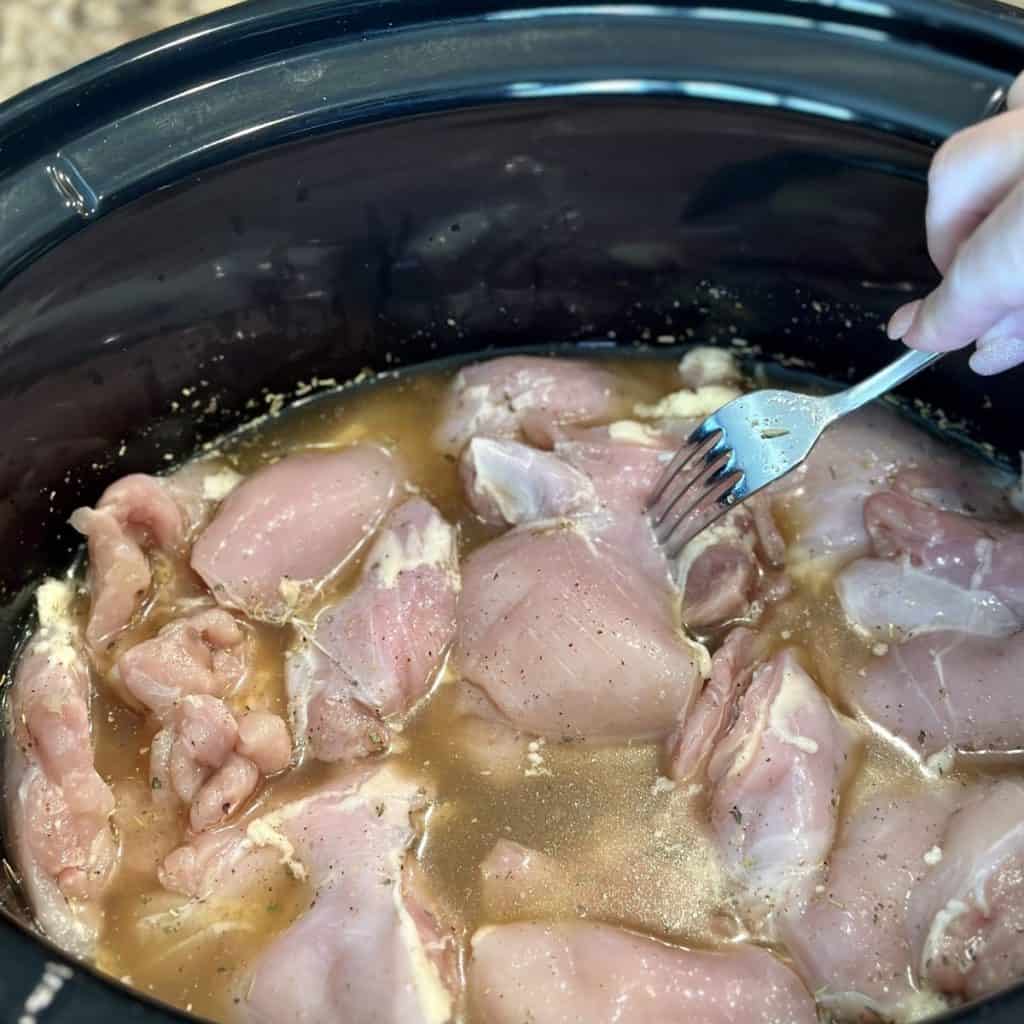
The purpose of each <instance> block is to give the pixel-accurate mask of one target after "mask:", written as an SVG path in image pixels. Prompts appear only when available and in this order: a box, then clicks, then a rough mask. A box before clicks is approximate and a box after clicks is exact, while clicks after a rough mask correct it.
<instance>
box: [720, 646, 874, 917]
mask: <svg viewBox="0 0 1024 1024" xmlns="http://www.w3.org/2000/svg"><path fill="white" fill-rule="evenodd" d="M856 746H857V734H856V730H855V728H854V726H853V723H852V722H850V721H848V720H844V719H843V718H841V717H840V716H839V715H837V714H836V712H835V711H834V710H833V709H832V706H831V705H830V704H829V701H828V699H827V698H826V697H825V695H824V694H823V693H822V692H821V690H820V689H819V688H818V687H817V685H816V684H815V682H814V680H813V679H811V677H810V676H809V675H808V674H807V672H806V671H805V670H804V669H803V668H802V667H801V665H800V663H799V661H798V660H797V658H796V656H795V653H794V651H793V650H791V649H789V650H785V651H783V652H781V653H780V654H777V655H776V656H775V657H774V658H773V659H772V660H771V661H770V662H768V663H766V664H763V665H761V666H759V667H758V668H757V669H756V670H755V671H754V674H753V679H752V681H751V683H750V686H749V688H748V689H747V691H746V693H745V694H744V695H743V697H742V700H741V702H740V707H739V714H738V717H737V719H736V722H735V724H734V725H733V726H732V728H731V729H730V730H729V731H728V732H727V733H726V734H725V736H724V737H723V738H722V739H721V740H720V741H719V742H718V744H717V746H716V747H715V749H714V752H713V753H712V755H711V759H710V761H709V763H708V777H709V780H710V783H711V787H712V795H711V824H712V828H713V830H714V832H715V835H716V838H717V841H718V844H719V849H720V853H721V857H722V860H723V862H724V864H725V867H726V870H727V871H728V872H729V874H730V875H731V876H732V877H733V878H734V879H735V880H736V881H738V882H740V883H741V885H742V887H743V891H744V895H743V897H742V900H741V902H742V903H743V904H744V905H745V906H746V907H747V913H748V914H749V916H750V917H751V919H752V920H759V919H760V918H762V917H764V916H766V917H767V918H768V921H767V925H766V927H767V933H768V934H769V935H771V933H772V927H771V919H772V918H773V917H774V916H775V915H776V914H777V912H778V911H779V910H781V909H783V908H789V907H793V906H796V905H800V904H801V903H802V902H803V901H804V900H806V898H807V896H808V894H809V892H810V889H811V887H812V886H813V884H814V882H815V880H816V877H817V874H818V871H819V869H820V868H821V866H822V864H823V863H824V862H825V860H826V858H827V857H828V855H829V852H830V850H831V849H832V841H833V839H834V837H835V831H836V822H837V817H838V807H839V797H840V794H841V792H842V789H843V787H844V785H845V783H846V781H847V780H848V779H849V777H850V775H851V774H852V772H853V769H854V767H855V755H856Z"/></svg>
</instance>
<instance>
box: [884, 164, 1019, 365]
mask: <svg viewBox="0 0 1024 1024" xmlns="http://www.w3.org/2000/svg"><path fill="white" fill-rule="evenodd" d="M1022 310H1024V181H1022V182H1021V183H1020V184H1018V185H1017V186H1016V187H1014V188H1013V189H1011V191H1010V192H1009V194H1008V195H1007V196H1006V197H1005V198H1004V199H1003V200H1002V202H1000V203H999V205H998V206H997V207H996V208H995V210H993V211H992V213H991V214H990V215H989V216H988V217H987V218H986V219H985V220H984V222H983V223H982V224H981V225H980V226H979V227H978V228H977V230H976V231H975V232H974V233H973V234H972V235H970V237H969V238H967V240H966V241H965V242H963V244H962V245H961V246H960V248H959V250H958V252H957V254H956V258H955V259H954V260H953V262H952V264H951V265H950V267H949V270H948V272H947V274H946V276H945V278H944V279H943V281H942V283H941V284H940V285H939V286H938V288H936V289H935V291H933V292H932V293H931V295H929V296H928V297H927V298H926V299H924V301H923V302H921V304H920V305H919V306H918V307H917V308H916V309H914V310H912V311H910V312H909V313H908V311H907V309H906V307H903V308H902V309H900V310H897V313H896V314H895V315H894V316H893V318H892V320H891V321H890V323H889V333H890V336H891V337H893V338H900V337H901V338H902V339H903V340H904V342H906V344H907V345H909V346H910V347H911V348H918V349H924V350H925V351H929V352H947V351H950V350H951V349H956V348H962V347H963V346H965V345H967V344H968V343H969V342H971V341H973V340H974V339H975V338H979V339H980V338H982V336H983V335H985V334H986V333H987V332H989V331H990V329H992V328H994V327H996V326H997V325H998V324H1000V322H1001V321H1003V320H1004V318H1005V317H1007V315H1008V314H1010V313H1013V312H1016V311H1022ZM908 320H909V321H910V324H909V327H908V326H906V325H907V321H908ZM1007 337H1008V336H1007V335H1000V338H1001V339H1002V340H1000V341H998V343H997V340H996V336H995V335H992V336H990V338H989V341H988V342H987V343H986V345H985V346H983V350H984V351H991V353H992V355H991V356H990V357H986V356H982V355H980V354H979V356H978V360H979V364H980V365H981V366H982V367H985V366H989V365H999V364H1000V363H1001V362H1004V361H1005V360H1006V359H1008V358H1009V355H1008V353H1009V351H1010V346H1009V341H1008V340H1007ZM997 352H1000V353H1002V354H1001V355H1000V356H998V357H997V355H996V353H997ZM990 372H996V371H990Z"/></svg>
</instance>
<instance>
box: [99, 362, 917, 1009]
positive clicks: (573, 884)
mask: <svg viewBox="0 0 1024 1024" xmlns="http://www.w3.org/2000/svg"><path fill="white" fill-rule="evenodd" d="M607 365H610V367H611V368H612V369H613V370H614V371H615V372H616V373H617V374H619V375H620V378H621V379H622V380H623V381H624V382H625V385H626V390H627V391H628V392H629V395H630V400H631V402H632V401H646V402H651V401H655V400H656V399H657V398H659V397H660V396H661V395H663V394H665V393H667V392H669V391H671V390H673V389H674V388H675V387H677V386H678V385H677V383H676V378H675V373H674V363H671V362H668V361H666V360H658V359H647V360H639V359H630V360H619V361H607ZM449 379H450V374H448V373H433V374H430V373H420V374H410V375H408V376H400V377H389V378H387V379H383V380H380V381H378V382H376V383H375V384H373V385H372V386H369V387H363V388H359V389H340V390H339V391H337V392H335V393H333V394H330V395H327V396H321V397H318V398H317V399H316V400H313V401H309V402H306V403H305V404H302V405H298V406H295V407H292V408H290V409H286V410H284V412H283V413H282V414H280V415H273V416H268V417H264V418H262V420H261V421H259V422H258V423H256V424H255V425H252V426H250V427H248V428H246V429H244V430H242V431H240V432H239V433H237V434H235V435H233V436H231V437H229V438H227V439H225V441H224V442H223V443H222V444H221V445H220V446H219V452H220V454H221V456H222V457H223V458H224V459H225V460H226V462H227V463H228V464H230V465H231V466H233V467H234V468H235V469H237V470H238V471H239V472H242V473H249V472H252V471H254V470H255V469H257V468H259V467H260V466H262V465H265V464H266V463H268V462H271V461H274V460H276V459H278V458H281V457H283V456H285V455H287V454H290V453H293V452H297V451H302V450H309V449H331V448H337V447H342V446H345V445H348V444H351V443H353V442H355V441H359V440H371V441H374V442H377V443H382V444H385V445H387V446H389V447H391V448H393V449H394V450H395V451H397V452H399V453H400V455H401V458H402V461H403V463H404V465H405V468H406V470H407V472H408V474H409V478H410V480H411V481H412V482H413V483H414V484H415V485H416V486H417V487H418V488H420V489H421V491H422V493H423V494H424V495H425V496H426V497H428V498H429V499H430V500H431V501H433V502H434V503H435V504H436V505H437V506H438V507H439V508H440V509H441V511H442V513H443V514H444V515H445V516H446V517H447V518H448V519H449V520H451V521H453V522H455V523H457V524H458V526H459V531H460V548H461V551H462V553H463V554H465V553H466V552H468V551H470V550H472V549H473V548H474V547H475V546H477V545H478V544H480V543H481V542H483V541H485V540H487V539H488V538H489V537H490V536H492V535H493V531H491V530H489V529H488V528H486V527H483V526H481V525H480V524H479V522H477V521H476V520H475V519H474V518H473V517H472V516H471V515H470V514H469V513H468V510H467V508H466V506H465V504H464V502H463V500H462V496H461V490H460V486H459V480H458V474H457V467H456V465H455V464H454V462H453V460H451V459H450V458H448V457H445V456H443V455H441V454H439V453H438V452H436V451H435V450H434V449H433V448H432V446H431V443H430V438H431V433H432V430H433V426H434V422H435V416H436V410H437V409H438V408H439V406H440V404H441V400H442V396H443V393H444V390H445V388H446V387H447V386H448V382H449ZM783 527H784V528H785V524H783ZM358 571H359V564H358V562H356V563H355V564H354V565H352V566H350V567H348V568H347V569H346V571H345V572H344V573H343V574H342V575H341V576H340V577H339V578H338V579H337V580H335V581H333V582H332V584H331V585H330V586H329V587H328V588H327V590H326V591H325V593H324V594H323V595H322V601H323V602H325V603H326V602H327V601H331V600H334V599H336V598H337V597H338V596H339V595H340V594H342V593H344V592H345V591H346V590H347V589H348V588H349V587H351V586H352V583H353V581H354V579H355V578H356V576H357V574H358ZM832 575H833V573H832V572H831V571H828V570H826V569H822V570H821V571H819V572H816V573H810V574H804V575H803V576H801V577H800V578H799V579H798V580H797V585H796V587H795V589H794V592H793V593H792V594H791V596H790V597H789V598H787V599H786V600H785V601H784V602H782V603H781V604H778V605H776V606H774V607H773V608H772V609H771V610H770V611H769V612H768V613H767V614H766V617H765V618H764V620H763V621H762V623H761V627H760V628H761V629H762V630H763V632H764V635H765V637H766V643H767V645H768V647H769V649H772V650H774V649H778V648H780V647H783V646H787V645H791V644H792V645H797V646H799V647H801V648H802V649H803V651H804V652H805V656H806V658H807V659H808V667H809V668H811V670H812V671H813V673H814V675H815V677H816V678H817V679H818V680H819V681H820V683H821V685H822V687H823V688H824V689H825V691H826V692H827V693H828V694H829V695H830V696H831V697H832V698H833V699H834V700H835V701H836V703H837V704H838V705H839V706H840V707H841V708H843V709H844V710H849V709H848V708H847V707H846V705H845V701H844V699H843V694H842V693H841V692H840V689H839V678H840V676H842V675H843V674H845V673H846V672H849V671H858V670H859V669H860V668H862V667H863V666H864V665H866V664H867V662H868V659H870V658H871V657H873V656H875V655H874V654H873V653H872V645H871V644H870V643H869V642H867V641H866V640H864V639H863V638H862V637H860V636H858V635H857V634H855V633H854V632H853V631H852V630H851V629H850V628H848V626H847V625H846V624H845V621H844V618H843V616H842V614H841V610H840V608H839V606H838V602H837V600H836V599H835V597H834V594H833V591H832ZM165 620H166V615H163V614H154V615H151V616H150V617H149V618H148V619H147V620H146V623H145V627H144V628H142V629H139V630H136V631H135V632H134V633H133V635H132V637H131V640H132V642H137V641H138V640H139V639H141V638H143V637H144V636H146V635H149V634H152V633H153V632H155V630H156V629H157V628H158V627H159V625H161V624H162V623H163V622H164V621H165ZM253 634H254V642H255V644H256V652H257V655H256V663H255V667H254V669H253V671H252V673H251V674H250V679H249V681H248V683H247V685H246V687H245V689H244V691H243V692H242V693H240V694H238V695H236V696H235V697H234V698H233V699H232V701H231V703H233V705H234V706H235V707H236V708H237V709H242V708H246V707H259V708H266V709H269V710H274V711H277V712H278V713H283V712H284V710H285V696H284V682H283V655H284V652H285V651H286V649H287V647H288V645H289V643H290V642H291V633H290V629H289V628H288V627H280V628H278V627H272V626H266V625H259V626H255V627H253ZM93 715H94V723H95V737H96V745H97V767H98V769H99V770H100V772H101V773H102V774H103V776H104V777H105V778H106V779H107V781H108V782H110V783H111V785H113V786H114V787H115V790H116V792H117V797H118V805H119V806H118V811H117V814H116V818H115V820H116V824H117V826H118V830H119V835H120V840H121V843H122V850H123V863H122V866H121V868H120V869H119V875H118V878H117V880H116V882H115V884H114V885H113V886H111V888H110V891H109V893H108V895H107V896H106V897H105V905H104V925H103V929H102V935H101V941H100V948H99V952H98V955H97V962H98V964H99V966H100V967H101V968H102V969H103V970H105V971H107V972H109V973H110V974H112V975H114V976H115V977H118V978H121V979H123V980H124V981H126V982H127V983H129V984H132V985H134V986H136V987H138V988H140V989H142V990H143V991H145V992H147V993H148V994H150V995H152V996H154V997H156V998H158V999H161V1000H165V1001H167V1002H169V1003H173V1004H175V1005H177V1006H180V1007H183V1008H185V1009H188V1010H191V1011H192V1012H194V1013H196V1014H198V1015H202V1016H206V1017H209V1018H212V1019H214V1020H228V1019H230V1017H231V1009H232V1006H231V1004H232V1000H234V999H236V998H237V992H238V988H237V986H238V985H239V983H240V981H241V979H242V978H243V977H244V974H245V971H246V968H247V967H248V965H250V964H251V963H252V962H253V960H254V958H255V957H256V956H257V955H258V954H259V952H260V951H261V950H262V949H263V948H265V947H266V945H267V944H268V943H269V942H270V941H271V940H272V939H273V937H274V936H275V935H277V934H279V933H280V932H281V931H282V930H283V929H284V928H286V927H287V926H288V925H289V924H290V923H291V922H293V921H294V920H295V919H296V918H297V917H298V915H299V914H301V913H302V911H303V910H304V909H306V907H307V906H308V905H309V901H310V898H311V893H310V892H309V890H308V887H307V886H306V885H304V884H301V883H299V882H297V881H295V880H294V879H293V878H292V877H291V876H290V875H289V874H288V873H287V872H286V871H285V870H284V869H283V868H282V869H281V871H280V872H279V873H278V874H276V875H274V876H273V877H269V878H267V879H266V881H265V884H264V885H263V886H262V887H261V888H260V889H259V891H257V892H256V893H254V894H252V895H251V896H248V897H247V898H246V899H244V900H234V901H230V900H223V899H221V900H218V899H216V898H213V899H211V900H209V901H207V902H205V903H202V902H200V903H192V904H190V903H189V902H188V901H186V900H185V899H183V898H181V897H177V896H173V895H171V894H169V893H167V892H165V891H164V890H163V889H162V888H161V887H160V885H159V883H158V882H157V879H156V874H155V864H156V863H157V860H158V858H159V857H160V856H162V855H163V854H165V853H166V852H168V851H169V850H170V849H172V848H173V847H174V845H175V844H176V842H178V841H180V835H181V831H180V830H181V824H180V822H178V821H173V822H168V821H167V820H166V818H165V817H164V816H162V814H161V813H157V812H156V811H155V810H154V809H153V808H152V806H151V804H150V791H149V786H150V781H149V779H148V752H149V743H150V741H151V739H152V732H153V729H152V726H151V725H149V724H148V723H147V722H146V720H145V719H144V718H142V717H141V716H139V715H137V714H135V713H134V712H133V711H131V710H128V709H127V708H126V707H125V706H124V705H123V704H122V703H121V701H120V700H119V699H118V697H117V695H116V693H115V691H114V688H113V687H112V686H111V685H110V684H109V681H108V683H107V684H106V685H104V684H101V685H100V687H99V689H98V692H97V694H96V697H95V700H94V704H93ZM471 728H472V726H471V725H467V720H466V719H465V718H464V717H461V716H459V715H458V714H457V712H456V705H455V686H454V685H453V681H452V680H450V679H448V678H447V677H445V678H443V679H442V682H441V683H439V684H438V686H436V687H435V690H434V692H433V694H432V695H431V697H430V698H429V699H428V700H426V701H425V702H423V703H422V705H421V706H420V707H419V708H418V709H417V710H416V712H415V713H414V714H413V715H412V716H411V717H410V719H409V721H407V722H406V723H405V726H404V729H403V731H402V732H401V734H400V737H399V741H398V743H397V744H396V748H397V749H396V751H395V752H394V753H393V754H392V756H393V757H394V758H395V759H396V760H397V761H398V762H399V763H401V764H403V765H406V766H408V767H409V768H410V769H415V770H416V771H417V772H419V773H423V774H425V775H426V776H428V777H429V778H430V779H431V781H432V784H433V787H434V790H435V792H436V798H435V800H434V802H433V804H432V807H431V809H430V811H429V813H428V814H427V816H426V819H425V825H424V831H423V837H422V840H421V842H420V844H419V847H418V854H419V857H420V860H421V863H422V864H423V866H424V868H425V870H426V872H427V875H428V877H429V878H430V879H431V880H432V882H433V885H434V887H435V888H436V890H437V892H438V895H439V898H440V899H441V901H442V903H443V904H444V905H446V906H447V907H448V908H450V910H451V911H452V912H453V913H454V915H455V917H456V919H457V920H459V921H461V922H462V925H463V928H464V932H465V934H466V936H468V935H469V934H471V933H472V932H473V930H474V929H476V928H477V927H478V926H480V925H481V924H484V923H485V922H495V921H502V920H514V919H526V918H529V919H544V918H559V917H566V916H583V917H586V918H592V919H597V920H601V921H607V922H613V923H619V924H623V925H625V926H628V927H630V928H635V929H638V930H641V931H644V932H647V933H650V934H653V935H657V936H660V937H662V938H664V939H667V940H671V941H675V942H679V943H683V944H686V945H692V946H704V947H714V946H716V945H719V944H721V943H724V942H727V941H729V940H730V939H731V938H734V937H735V935H736V934H738V932H739V930H740V928H739V924H738V922H737V921H736V920H735V919H734V918H733V916H732V914H731V913H730V910H729V907H730V898H729V888H728V885H727V883H726V881H725V879H724V878H723V876H722V873H721V871H720V869H719V866H718V864H717V861H716V858H715V855H714V851H713V849H712V847H711V843H710V842H709V839H708V835H707V829H706V827H705V821H706V816H707V806H706V794H705V793H703V792H700V791H699V790H698V791H690V790H689V789H686V788H685V787H681V786H672V785H671V784H669V783H668V781H667V780H665V779H663V778H660V773H661V772H662V771H663V769H664V764H663V761H662V755H661V750H660V748H659V747H658V746H657V745H653V744H639V743H638V744H625V745H621V746H616V747H604V748H601V747H593V746H588V745H584V744H563V743H556V742H548V743H546V744H541V745H540V746H539V747H536V748H535V750H534V753H539V755H540V758H541V761H540V763H539V764H537V763H535V762H536V760H537V759H536V758H534V759H533V760H532V761H531V760H530V759H528V758H527V757H526V751H525V750H524V749H523V746H525V742H526V741H525V740H524V742H523V746H520V747H517V748H513V749H510V750H507V751H506V750H504V749H492V748H489V747H487V746H486V745H483V747H482V748H481V744H480V743H479V742H478V743H476V744H475V745H474V744H473V742H472V740H473V736H472V735H471V734H470V732H468V731H467V730H468V729H471ZM477 739H479V737H477ZM481 749H483V751H484V753H485V754H486V760H483V759H482V758H481V756H480V751H481ZM342 770H343V769H341V768H337V767H331V766H324V765H315V764H314V765H305V766H302V767H300V768H298V769H296V770H294V771H293V772H291V773H288V774H286V775H284V776H282V777H280V778H278V779H276V780H273V781H271V782H270V783H269V784H268V785H267V786H265V787H264V790H263V791H262V793H261V795H260V797H259V799H258V800H257V801H256V802H254V804H253V805H252V806H250V807H249V808H247V809H246V811H245V813H244V815H243V817H242V820H243V821H244V820H245V819H246V818H249V817H252V816H254V815H256V814H259V813H261V812H262V811H264V810H265V809H266V808H267V806H268V805H273V804H277V803H280V802H283V801H284V800H286V799H288V798H290V797H294V796H297V795H301V794H302V793H304V792H306V791H308V790H309V789H310V788H312V787H313V786H315V785H317V784H318V783H320V782H322V781H323V780H324V779H326V778H329V777H331V776H333V775H335V774H337V773H339V772H340V771H342ZM659 780H660V781H659ZM895 780H900V781H901V782H902V783H903V784H905V785H906V786H908V787H916V786H922V785H926V784H927V783H926V780H924V778H923V777H922V775H921V773H920V771H919V770H918V768H917V767H916V766H915V764H914V763H913V762H912V761H911V760H910V759H908V758H907V757H906V756H905V755H903V754H902V753H901V752H900V751H899V750H898V749H897V748H896V747H894V746H893V745H891V744H889V743H887V742H885V740H884V738H881V737H878V736H875V735H871V736H870V737H869V738H868V741H867V744H866V748H865V753H864V757H863V762H862V765H861V770H860V772H859V773H858V775H857V777H856V780H855V782H854V784H853V785H852V787H851V791H850V793H849V794H847V795H846V797H845V798H844V809H846V810H849V809H851V808H852V807H854V806H856V804H857V803H858V802H859V801H861V800H864V799H866V798H868V797H869V796H870V794H871V793H872V792H873V791H875V790H877V789H878V788H879V787H880V786H888V785H890V784H892V783H893V782H894V781H895ZM501 838H507V839H512V840H515V841H516V842H519V843H523V844H525V845H527V846H531V847H534V848H536V849H539V850H541V851H543V852H545V853H547V854H549V855H551V856H552V857H554V858H555V859H556V860H557V861H558V862H559V863H560V864H561V865H563V866H564V867H565V868H566V870H567V872H568V874H569V875H570V876H571V878H570V880H569V881H567V882H566V884H565V885H564V886H562V887H557V886H552V887H549V888H548V889H546V890H545V891H543V892H527V893H525V894H524V895H523V897H522V898H521V899H519V900H518V901H515V902H514V903H513V904H512V905H506V906H502V907H501V908H498V909H495V908H487V907H485V906H484V905H483V903H482V897H481V885H480V871H479V865H480V862H481V861H482V860H483V858H484V857H485V856H486V854H487V853H488V851H489V850H490V849H491V847H492V846H493V844H494V843H495V841H496V840H498V839H501Z"/></svg>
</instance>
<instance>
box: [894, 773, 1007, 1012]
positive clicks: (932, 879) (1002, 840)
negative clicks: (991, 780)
mask: <svg viewBox="0 0 1024 1024" xmlns="http://www.w3.org/2000/svg"><path fill="white" fill-rule="evenodd" d="M928 859H929V862H930V863H931V864H932V867H931V869H930V870H929V871H928V873H927V874H926V875H925V877H924V879H923V880H922V881H921V883H920V884H919V885H918V886H917V887H916V888H915V890H914V892H913V893H912V894H911V897H910V907H909V922H910V929H911V935H912V941H913V949H914V957H915V963H914V967H915V969H916V970H918V971H920V972H921V975H922V976H923V977H924V978H926V979H927V980H928V981H929V982H930V983H931V984H932V985H933V986H935V987H936V988H937V989H939V990H940V991H942V992H947V993H950V994H952V995H954V996H962V997H965V998H967V999H976V998H979V997H980V996H985V995H990V994H992V993H994V992H998V991H999V990H1000V989H1002V988H1005V987H1006V986H1008V985H1010V984H1012V983H1013V982H1015V981H1019V980H1020V979H1021V978H1022V977H1024V946H1022V944H1021V935H1022V934H1024V785H1022V784H1021V782H1020V781H1019V780H1017V779H1004V780H1002V781H999V782H996V783H995V784H994V785H987V786H979V787H978V788H977V789H976V790H975V791H974V792H973V793H969V794H968V795H967V796H966V797H965V798H964V799H963V802H962V804H961V806H960V807H958V808H957V810H956V811H955V812H954V814H953V815H952V816H951V817H950V818H949V820H948V821H947V823H946V827H945V829H944V832H943V835H942V837H941V838H940V839H939V840H938V842H937V844H936V845H935V846H934V847H933V849H932V851H931V853H930V855H928Z"/></svg>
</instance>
